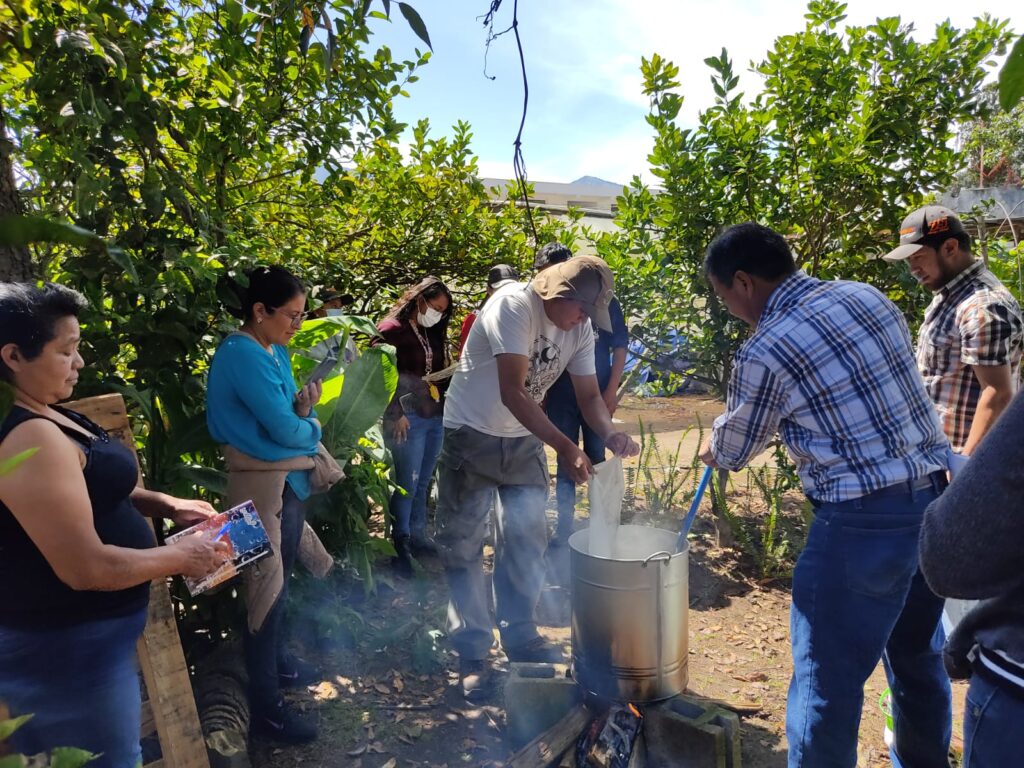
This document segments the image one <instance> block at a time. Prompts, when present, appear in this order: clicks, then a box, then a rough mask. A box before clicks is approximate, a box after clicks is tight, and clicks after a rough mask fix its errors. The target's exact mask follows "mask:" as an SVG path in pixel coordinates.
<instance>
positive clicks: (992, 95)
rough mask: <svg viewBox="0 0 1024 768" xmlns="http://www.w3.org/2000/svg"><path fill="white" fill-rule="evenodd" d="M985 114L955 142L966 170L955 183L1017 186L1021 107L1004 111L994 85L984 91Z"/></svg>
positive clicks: (1022, 155) (1022, 164)
mask: <svg viewBox="0 0 1024 768" xmlns="http://www.w3.org/2000/svg"><path fill="white" fill-rule="evenodd" d="M982 102H983V104H984V106H985V107H986V112H985V113H984V114H983V115H980V116H979V117H978V118H977V119H976V120H972V121H970V122H968V123H966V124H964V126H963V127H962V128H961V129H960V132H959V136H958V137H957V138H958V141H959V145H960V151H961V152H962V153H963V157H964V161H965V162H966V167H965V168H964V170H963V171H962V172H961V173H960V174H959V176H958V181H959V182H960V183H961V184H962V185H963V186H965V187H1002V186H1020V184H1021V173H1022V172H1024V104H1018V105H1017V106H1016V107H1014V108H1013V109H1012V110H1009V111H1004V110H1002V109H1000V107H999V94H998V90H997V87H996V86H995V85H992V86H989V87H987V88H985V90H984V96H983V100H982Z"/></svg>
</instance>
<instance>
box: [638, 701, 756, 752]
mask: <svg viewBox="0 0 1024 768" xmlns="http://www.w3.org/2000/svg"><path fill="white" fill-rule="evenodd" d="M644 717H645V722H644V735H645V741H646V744H647V758H648V766H649V768H661V767H664V768H669V767H670V766H680V767H681V766H686V768H741V766H740V729H739V718H737V717H736V714H735V713H733V712H729V711H727V710H724V709H721V708H719V707H715V706H710V705H707V704H705V703H702V702H700V701H698V700H696V699H691V698H690V697H688V696H677V697H675V698H674V699H671V700H669V701H667V702H665V703H664V704H661V705H658V706H652V707H647V709H646V711H645V712H644Z"/></svg>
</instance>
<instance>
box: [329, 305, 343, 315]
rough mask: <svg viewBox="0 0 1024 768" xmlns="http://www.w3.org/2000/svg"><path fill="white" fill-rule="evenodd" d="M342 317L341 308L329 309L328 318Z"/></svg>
mask: <svg viewBox="0 0 1024 768" xmlns="http://www.w3.org/2000/svg"><path fill="white" fill-rule="evenodd" d="M340 315H341V307H336V308H334V309H328V310H327V316H328V317H339V316H340Z"/></svg>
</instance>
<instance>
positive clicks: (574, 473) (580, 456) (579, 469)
mask: <svg viewBox="0 0 1024 768" xmlns="http://www.w3.org/2000/svg"><path fill="white" fill-rule="evenodd" d="M558 458H559V460H560V461H561V462H562V467H563V468H564V469H565V471H566V472H568V473H569V477H570V478H571V479H572V481H573V482H574V483H576V484H577V485H579V484H580V483H585V482H587V480H589V479H590V476H591V475H592V474H594V465H593V464H591V463H590V459H588V458H587V454H585V453H584V452H583V451H581V450H580V447H579V446H578V445H576V444H574V443H569V444H568V445H567V446H566V447H565V448H563V449H562V450H560V451H558Z"/></svg>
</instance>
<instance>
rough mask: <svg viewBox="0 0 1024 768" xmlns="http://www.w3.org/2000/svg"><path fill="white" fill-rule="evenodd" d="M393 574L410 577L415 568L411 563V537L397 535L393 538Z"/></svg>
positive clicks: (403, 577)
mask: <svg viewBox="0 0 1024 768" xmlns="http://www.w3.org/2000/svg"><path fill="white" fill-rule="evenodd" d="M391 565H392V567H393V568H394V569H395V575H396V576H398V577H399V578H402V579H411V578H412V577H413V574H414V573H415V572H416V569H415V568H414V567H413V564H412V539H410V537H408V536H399V537H398V538H397V539H395V556H394V558H392V560H391Z"/></svg>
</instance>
